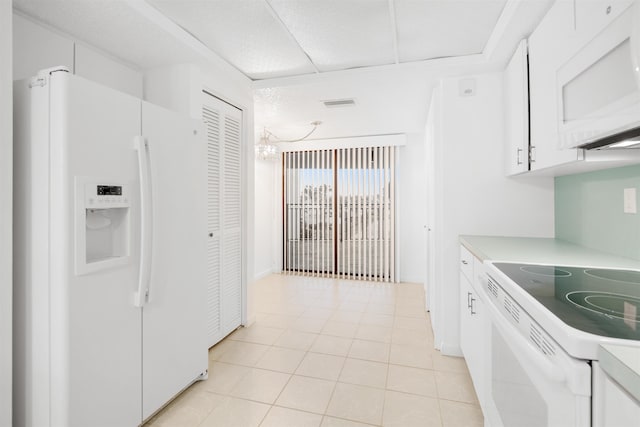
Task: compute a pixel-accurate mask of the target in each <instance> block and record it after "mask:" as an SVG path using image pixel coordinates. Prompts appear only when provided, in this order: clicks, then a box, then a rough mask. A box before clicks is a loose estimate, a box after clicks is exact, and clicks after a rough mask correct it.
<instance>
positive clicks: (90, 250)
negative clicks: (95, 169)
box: [76, 179, 131, 274]
mask: <svg viewBox="0 0 640 427" xmlns="http://www.w3.org/2000/svg"><path fill="white" fill-rule="evenodd" d="M127 190H128V187H127V185H125V184H122V183H113V182H105V181H96V180H87V179H77V181H76V204H77V205H76V273H77V274H86V273H91V272H94V271H98V270H102V269H105V268H110V267H114V266H116V265H121V264H125V263H127V260H128V258H129V252H130V247H131V232H130V206H131V205H130V196H129V194H128V191H127Z"/></svg>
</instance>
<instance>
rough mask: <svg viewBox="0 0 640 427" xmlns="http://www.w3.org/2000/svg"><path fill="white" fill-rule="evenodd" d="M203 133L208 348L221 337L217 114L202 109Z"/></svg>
mask: <svg viewBox="0 0 640 427" xmlns="http://www.w3.org/2000/svg"><path fill="white" fill-rule="evenodd" d="M202 115H203V119H204V123H205V126H206V132H207V227H208V230H207V233H208V239H207V338H208V344H209V346H212V345H214V344H215V343H216V342H217V341H216V340H220V339H221V338H222V337H221V336H220V335H221V333H222V327H221V326H222V325H221V319H220V314H221V313H220V276H221V271H220V246H221V239H220V237H221V233H220V218H221V215H220V208H221V203H220V202H221V200H220V164H221V158H220V154H221V150H220V111H219V110H217V109H214V108H212V107H210V106H208V105H205V106H203V109H202Z"/></svg>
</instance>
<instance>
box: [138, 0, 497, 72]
mask: <svg viewBox="0 0 640 427" xmlns="http://www.w3.org/2000/svg"><path fill="white" fill-rule="evenodd" d="M148 1H149V2H150V3H151V4H152V5H154V6H155V7H157V8H158V9H159V10H160V11H161V12H162V13H164V14H165V15H166V16H167V17H169V18H170V19H172V20H173V21H174V22H176V23H177V24H179V25H180V26H182V27H183V28H185V29H186V30H187V31H189V32H190V33H192V34H193V35H195V36H196V37H197V38H199V39H200V40H201V41H203V42H204V43H205V44H206V45H207V46H209V47H210V48H211V49H212V50H214V51H215V52H217V53H218V54H219V55H220V56H222V57H223V58H224V59H226V60H227V61H228V62H230V63H231V64H233V65H234V66H235V67H236V68H238V69H239V70H241V71H242V72H243V73H244V74H246V75H247V76H249V77H250V78H252V79H254V80H255V79H264V78H273V77H283V76H291V75H299V74H306V73H313V72H326V71H336V70H345V69H350V68H356V67H370V66H376V65H386V64H394V63H405V62H410V61H421V60H428V59H433V58H438V57H448V56H461V55H470V54H478V53H482V50H483V48H484V46H485V44H486V43H487V40H488V39H489V36H490V35H491V32H492V30H493V28H494V26H495V24H496V22H497V21H498V18H499V16H500V13H501V12H502V9H503V8H504V5H505V3H506V0H210V1H202V0H148Z"/></svg>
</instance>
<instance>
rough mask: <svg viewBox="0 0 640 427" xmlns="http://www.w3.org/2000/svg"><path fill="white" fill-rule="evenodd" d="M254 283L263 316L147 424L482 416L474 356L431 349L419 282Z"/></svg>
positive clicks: (467, 425)
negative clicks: (471, 368)
mask: <svg viewBox="0 0 640 427" xmlns="http://www.w3.org/2000/svg"><path fill="white" fill-rule="evenodd" d="M254 286H255V287H254V289H255V298H254V301H255V304H256V306H255V312H256V313H257V318H256V322H255V323H254V324H253V325H251V326H250V327H248V328H241V329H238V330H237V331H235V332H234V333H233V334H231V335H230V336H228V337H227V338H225V339H224V340H223V341H222V342H220V343H219V344H217V345H216V346H215V347H213V348H212V349H211V350H210V351H209V378H208V379H207V380H206V381H201V382H198V383H196V384H194V385H193V386H191V387H190V388H189V389H187V390H186V391H185V392H184V393H182V394H181V395H180V396H179V397H178V398H177V399H176V400H174V401H173V402H172V403H171V404H169V405H168V406H167V407H166V408H165V409H164V410H162V411H161V412H160V413H159V414H158V415H156V416H155V417H154V418H153V419H151V420H150V421H149V423H147V426H150V427H151V426H153V427H191V426H193V427H195V426H201V427H209V426H222V427H257V426H260V427H306V426H309V427H359V426H360V427H362V426H365V427H366V426H372V425H373V426H385V427H393V426H398V427H412V426H420V427H429V426H441V427H453V426H461V427H462V426H464V427H473V426H482V425H483V418H482V413H481V411H480V408H479V406H478V401H477V397H476V395H475V392H474V390H473V385H472V383H471V378H470V377H469V372H468V371H467V366H466V364H465V362H464V359H462V358H456V357H447V356H443V355H441V354H440V352H439V351H437V350H434V349H433V335H432V331H431V324H430V320H429V316H428V314H426V313H425V311H424V290H423V288H422V286H421V285H416V284H406V283H400V284H387V283H375V282H361V281H349V280H335V279H323V278H315V277H300V276H286V275H279V274H274V275H271V276H269V277H267V278H265V279H262V280H260V281H259V282H257V283H256V284H255V285H254Z"/></svg>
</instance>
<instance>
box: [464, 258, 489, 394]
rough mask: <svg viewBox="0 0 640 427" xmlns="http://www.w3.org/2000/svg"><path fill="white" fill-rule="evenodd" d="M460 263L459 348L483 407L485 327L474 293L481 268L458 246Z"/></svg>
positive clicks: (480, 301)
mask: <svg viewBox="0 0 640 427" xmlns="http://www.w3.org/2000/svg"><path fill="white" fill-rule="evenodd" d="M460 260H461V262H460V266H461V268H460V347H461V349H462V354H463V355H464V358H465V360H466V362H467V367H468V368H469V373H470V374H471V379H472V380H473V387H474V388H475V391H476V395H477V396H478V401H479V402H480V406H483V402H484V390H485V389H486V382H487V378H486V374H485V372H486V369H485V368H484V367H485V364H486V358H487V357H488V347H487V337H488V325H487V319H486V313H485V311H484V303H483V301H482V299H481V298H480V294H479V292H477V291H476V289H478V290H479V288H478V287H479V286H480V284H479V283H478V276H479V275H481V274H482V272H483V264H482V261H480V260H479V259H477V258H476V257H474V256H473V255H471V253H470V252H469V251H468V250H467V249H466V248H464V247H462V246H461V247H460ZM465 262H466V263H465ZM470 264H471V265H470ZM469 266H471V268H469Z"/></svg>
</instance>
